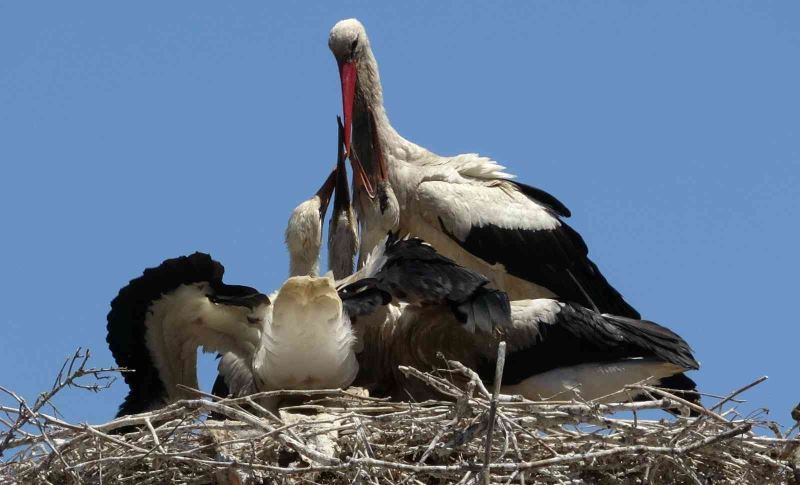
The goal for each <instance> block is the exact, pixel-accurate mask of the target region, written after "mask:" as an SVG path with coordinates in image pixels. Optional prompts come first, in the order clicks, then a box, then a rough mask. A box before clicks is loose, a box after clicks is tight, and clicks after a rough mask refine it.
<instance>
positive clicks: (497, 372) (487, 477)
mask: <svg viewBox="0 0 800 485" xmlns="http://www.w3.org/2000/svg"><path fill="white" fill-rule="evenodd" d="M505 365H506V343H505V342H500V345H498V346H497V363H496V365H495V369H494V389H493V390H492V401H491V404H490V406H489V425H488V429H487V430H486V446H485V448H484V452H483V466H484V470H483V482H484V484H485V485H490V484H491V481H492V475H491V473H490V471H489V464H490V463H491V461H492V435H493V434H494V420H495V415H496V414H497V396H498V395H499V394H500V387H501V386H502V385H503V368H504V367H505Z"/></svg>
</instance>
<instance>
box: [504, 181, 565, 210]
mask: <svg viewBox="0 0 800 485" xmlns="http://www.w3.org/2000/svg"><path fill="white" fill-rule="evenodd" d="M508 182H509V183H511V184H514V185H516V186H517V188H518V189H519V191H520V192H522V193H523V194H525V195H527V196H528V198H530V199H533V200H535V201H536V202H538V203H539V204H541V205H543V206H545V207H547V208H548V209H550V210H551V211H553V212H555V213H556V214H558V215H560V216H561V217H570V216H571V215H572V213H571V212H570V211H569V209H567V206H565V205H564V204H562V203H561V201H560V200H558V199H556V198H555V197H554V196H553V195H551V194H549V193H547V192H545V191H544V190H542V189H538V188H536V187H533V186H531V185H527V184H523V183H522V182H517V181H516V180H509V181H508Z"/></svg>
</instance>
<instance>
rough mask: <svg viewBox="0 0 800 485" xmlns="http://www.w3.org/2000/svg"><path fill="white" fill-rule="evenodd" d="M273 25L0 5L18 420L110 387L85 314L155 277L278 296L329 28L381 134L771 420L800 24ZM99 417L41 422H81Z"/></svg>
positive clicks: (151, 7) (101, 405) (383, 11)
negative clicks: (496, 168) (348, 56)
mask: <svg viewBox="0 0 800 485" xmlns="http://www.w3.org/2000/svg"><path fill="white" fill-rule="evenodd" d="M283 3H284V4H285V5H284V6H283V7H281V8H277V7H275V4H274V3H272V2H270V3H268V2H241V3H237V4H236V6H233V5H231V4H220V3H217V2H188V1H185V2H135V3H125V4H122V3H118V2H81V3H74V2H46V3H45V2H4V3H2V5H0V167H2V170H1V171H0V222H2V230H0V258H1V260H2V272H1V273H0V295H2V296H0V301H2V304H3V313H2V316H0V321H1V322H2V336H0V342H2V344H1V345H2V347H1V350H2V352H0V384H2V385H5V386H9V387H11V388H14V389H16V390H17V391H18V392H20V393H22V394H23V395H25V396H27V397H29V398H31V399H33V398H34V397H35V396H36V394H37V393H38V392H39V391H42V390H45V389H46V388H48V387H49V385H50V383H51V381H52V378H53V375H54V373H55V372H56V371H57V369H58V367H59V365H60V364H61V362H62V359H63V358H64V357H65V356H66V355H67V354H69V353H71V352H72V351H73V350H74V349H75V348H76V347H78V346H84V347H89V348H91V349H92V350H93V351H94V355H95V358H94V359H93V363H94V364H95V365H98V366H109V365H112V364H113V360H112V358H111V355H110V353H109V351H108V349H107V347H106V344H105V315H106V313H107V311H108V304H109V302H110V300H111V299H112V298H113V297H114V296H115V295H116V293H117V291H118V290H119V288H120V287H121V286H123V285H124V284H125V283H126V282H127V281H128V280H129V279H130V278H133V277H135V276H137V275H139V274H140V273H141V271H142V270H143V269H144V268H145V267H148V266H152V265H156V264H158V263H160V262H161V261H162V260H163V259H165V258H169V257H174V256H177V255H181V254H186V253H189V252H192V251H195V250H202V251H207V252H210V253H211V254H212V255H213V256H214V257H215V258H217V259H218V260H220V261H222V262H223V263H224V264H225V266H226V268H227V273H226V278H227V280H228V281H229V282H232V283H239V284H248V285H253V286H257V287H259V288H261V289H263V290H264V291H271V290H272V289H274V288H276V287H277V286H278V285H279V284H280V282H281V281H282V280H283V279H284V277H285V275H286V272H287V255H286V251H285V249H284V248H283V230H284V226H285V223H286V220H287V218H288V215H289V213H290V211H291V209H292V208H293V207H294V206H295V205H296V204H297V203H298V202H300V201H301V200H303V199H305V198H307V197H309V196H310V195H311V194H312V193H313V192H314V191H315V190H316V189H317V187H318V186H319V184H320V183H321V181H322V179H323V178H324V176H325V175H326V173H327V171H328V169H329V168H330V167H331V166H332V165H333V163H334V161H335V158H334V157H335V152H334V146H335V137H336V130H335V128H334V124H335V123H334V117H335V115H336V114H337V113H339V111H340V109H341V102H340V94H339V81H338V74H337V71H336V65H335V62H334V60H333V58H332V56H331V54H330V53H329V51H328V47H327V36H328V31H329V29H330V27H331V26H332V25H333V24H334V23H335V22H336V21H337V20H339V19H342V18H346V17H352V16H355V17H358V18H359V19H360V20H361V21H362V22H364V24H365V25H366V27H367V29H368V32H369V34H370V37H371V40H372V44H373V48H374V50H375V53H376V56H377V58H378V61H379V63H380V67H381V75H382V79H383V82H384V89H385V97H386V104H387V108H388V111H389V114H390V117H391V119H392V121H393V123H394V125H395V126H396V127H397V128H398V130H399V131H400V132H401V133H402V134H404V135H405V136H406V137H408V138H410V139H411V140H414V141H415V142H417V143H420V144H422V145H424V146H426V147H428V148H430V149H432V150H434V151H436V152H438V153H442V154H455V153H461V152H467V151H477V152H480V153H482V154H484V155H488V156H491V157H493V158H495V159H496V160H498V161H500V162H501V163H503V164H504V165H506V166H508V167H509V169H510V171H512V172H513V173H516V174H517V175H518V176H519V178H520V180H522V181H524V182H526V183H529V184H532V185H536V186H539V187H541V188H543V189H546V190H548V191H549V192H551V193H553V194H554V195H556V196H557V197H559V198H560V199H561V200H562V201H563V202H565V203H566V204H567V206H568V207H570V209H572V212H573V214H574V217H573V218H572V219H571V221H570V222H571V224H572V225H573V226H574V227H575V228H576V229H578V230H579V231H580V232H581V233H582V234H583V236H584V238H585V239H586V241H587V242H588V244H589V247H590V250H591V255H592V257H593V259H594V260H595V261H596V262H597V263H598V264H599V265H600V267H601V268H602V269H603V271H604V272H605V274H606V276H607V277H608V279H609V280H610V281H612V282H613V284H614V285H615V286H616V287H617V288H618V289H619V290H620V291H622V293H623V294H624V295H625V296H626V297H627V299H628V301H630V302H631V303H633V304H634V305H635V306H636V307H637V308H638V309H640V310H641V311H642V313H643V314H644V315H645V316H646V317H648V318H650V319H652V320H655V321H658V322H660V323H663V324H665V325H667V326H669V327H671V328H672V329H674V330H675V331H677V332H678V333H680V334H681V335H682V336H683V337H685V338H686V339H687V340H688V341H689V342H690V343H691V344H692V345H693V347H694V349H695V351H696V355H697V358H698V359H699V360H700V361H701V363H702V370H701V371H700V372H696V373H694V374H693V377H694V378H695V379H696V380H697V381H698V382H699V383H700V385H701V387H702V388H703V389H704V390H706V391H709V392H716V393H726V392H728V391H730V390H733V389H735V388H737V387H739V386H740V385H743V384H746V383H748V382H750V380H752V379H754V378H756V377H758V376H760V375H764V374H766V375H769V376H770V380H769V381H768V382H767V383H766V384H763V385H762V386H760V387H759V388H758V389H757V390H756V391H753V392H750V393H749V394H748V398H749V399H750V402H751V404H752V405H753V406H755V407H757V406H767V407H770V408H772V409H773V413H772V415H773V417H774V418H775V419H778V420H780V421H782V422H783V423H788V421H789V418H788V412H789V410H790V408H791V407H792V406H793V405H794V404H796V403H797V401H798V400H800V387H798V377H797V359H796V352H797V349H798V341H800V322H798V316H797V315H798V313H797V311H796V305H797V301H798V296H797V290H798V282H797V275H798V274H800V263H798V256H797V252H796V251H797V248H798V247H800V229H798V221H800V210H798V209H800V207H799V206H800V204H798V193H799V192H800V187H798V185H799V184H798V182H800V94H799V93H800V23H799V22H798V21H799V20H800V4H799V3H796V2H788V1H787V2H766V1H753V2H734V1H731V2H703V3H697V2H691V1H686V2H633V1H630V2H602V4H601V3H598V2H570V3H567V2H525V3H523V2H519V3H510V2H507V3H504V4H503V8H502V9H498V8H492V7H488V6H486V5H477V4H473V5H462V3H461V2H450V3H446V2H445V3H438V2H437V3H433V2H411V3H403V4H402V5H401V4H399V3H392V4H384V5H377V4H375V3H373V2H363V3H350V2H319V3H314V4H311V3H299V2H297V3H294V2H289V3H288V4H287V3H286V2H283ZM212 368H213V359H212V358H211V357H210V356H207V358H206V359H205V365H204V369H203V374H202V375H203V379H204V384H205V385H206V386H207V387H210V384H211V381H212V379H213V375H212V371H211V369H212ZM125 392H127V389H126V388H125V386H124V384H122V383H121V382H119V383H118V384H117V385H115V387H114V388H113V389H112V390H110V391H107V392H106V393H105V394H103V395H102V396H101V397H98V396H93V395H90V394H86V393H82V392H77V391H75V392H72V393H70V394H68V395H66V396H64V397H62V399H61V401H60V403H61V410H62V411H63V412H64V413H65V414H66V415H67V417H69V418H70V419H76V420H87V421H89V422H99V421H105V420H107V419H109V418H111V417H112V415H113V414H114V412H115V410H116V408H117V406H118V404H119V403H120V402H121V400H122V397H123V395H124V393H125ZM753 406H751V407H747V408H746V409H753Z"/></svg>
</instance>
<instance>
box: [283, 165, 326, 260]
mask: <svg viewBox="0 0 800 485" xmlns="http://www.w3.org/2000/svg"><path fill="white" fill-rule="evenodd" d="M336 174H337V171H336V170H334V171H332V172H331V174H330V175H329V176H328V178H327V179H325V183H323V184H322V187H320V189H319V190H318V191H317V193H316V194H314V196H313V197H311V198H310V199H308V200H306V201H303V202H301V203H300V205H298V206H297V207H295V208H294V210H293V211H292V215H291V216H290V217H289V222H288V224H287V225H286V248H287V249H288V250H289V276H302V275H311V276H316V275H318V274H319V251H320V248H321V246H322V221H323V220H324V219H325V212H326V211H327V210H328V204H329V203H330V200H331V194H332V193H333V189H334V187H335V184H336V180H337V175H336ZM315 255H316V256H315Z"/></svg>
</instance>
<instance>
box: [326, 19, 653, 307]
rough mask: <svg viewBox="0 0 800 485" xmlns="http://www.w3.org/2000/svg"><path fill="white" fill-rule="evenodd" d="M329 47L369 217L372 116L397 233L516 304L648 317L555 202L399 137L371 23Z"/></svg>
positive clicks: (342, 27)
mask: <svg viewBox="0 0 800 485" xmlns="http://www.w3.org/2000/svg"><path fill="white" fill-rule="evenodd" d="M328 45H329V47H330V49H331V51H332V52H333V54H334V56H335V57H336V61H337V63H338V66H339V73H340V79H341V84H342V103H343V112H344V124H345V144H346V152H347V154H348V155H349V156H350V159H351V161H353V171H354V178H355V180H356V182H355V184H354V186H355V191H356V193H355V198H356V202H355V207H356V210H357V213H358V217H359V219H362V218H367V219H368V217H365V216H368V215H367V214H365V209H364V207H366V206H369V205H370V203H372V204H374V203H375V202H374V199H375V198H376V196H377V194H376V193H375V190H376V188H375V186H376V185H378V182H379V180H378V177H377V173H378V167H376V166H375V165H376V162H375V160H376V156H375V154H374V153H373V149H372V145H373V143H372V141H371V139H372V135H371V133H370V124H371V123H370V119H369V118H370V115H369V112H370V109H372V111H373V112H374V124H375V131H376V132H377V136H378V138H379V144H380V145H381V146H382V156H383V158H384V159H385V168H384V170H385V172H387V173H385V177H386V180H388V182H389V183H390V185H391V187H392V189H393V193H394V196H395V197H396V198H397V200H398V203H399V208H400V211H399V220H398V223H397V225H396V227H395V228H394V229H395V230H397V231H399V232H400V233H401V234H410V235H412V236H415V237H420V238H422V239H424V240H425V241H427V242H429V243H430V244H432V245H433V246H434V247H435V248H436V249H437V250H438V251H439V252H441V253H442V254H443V255H445V256H447V257H450V258H452V259H453V260H455V261H456V262H457V263H459V264H461V265H464V266H466V267H468V268H470V269H473V270H475V271H477V272H479V273H481V274H483V275H486V276H487V277H488V278H489V280H490V281H491V284H492V285H493V286H494V287H496V288H499V289H502V290H504V291H506V292H508V294H509V296H510V297H511V298H512V299H528V298H552V297H559V298H563V299H565V300H568V301H574V302H577V303H580V304H581V305H583V306H585V307H587V308H595V309H597V310H599V311H601V312H607V313H612V314H616V315H623V316H627V317H631V318H638V317H639V313H638V312H637V311H636V310H634V309H633V308H632V307H631V306H630V305H629V304H628V303H627V302H625V300H624V299H623V298H622V296H621V295H620V294H619V293H618V292H617V291H616V290H615V289H614V288H613V287H612V286H611V285H610V284H609V283H608V282H607V281H606V279H605V278H604V277H603V275H602V274H601V273H600V270H599V269H598V268H597V266H596V265H595V264H594V263H593V262H592V261H591V260H590V259H589V258H588V249H587V247H586V244H585V243H584V241H583V239H582V238H581V236H580V235H579V234H578V233H577V232H576V231H575V230H573V229H572V228H571V227H570V226H568V225H567V224H566V223H565V222H563V220H561V217H568V216H569V215H570V212H569V210H568V209H567V208H566V207H565V206H564V204H562V203H561V202H559V201H558V200H557V199H556V198H555V197H553V196H551V195H550V194H548V193H546V192H544V191H542V190H540V189H537V188H534V187H531V186H528V185H525V184H522V183H519V182H515V181H513V180H511V179H512V178H513V176H512V175H510V174H509V173H507V172H506V171H505V169H504V167H503V166H501V165H499V164H498V163H497V162H495V161H493V160H491V159H489V158H485V157H481V156H479V155H477V154H474V153H466V154H461V155H456V156H449V157H445V156H440V155H437V154H434V153H432V152H430V151H428V150H426V149H425V148H423V147H420V146H419V145H416V144H414V143H413V142H411V141H409V140H406V139H405V138H403V137H402V136H400V135H399V134H398V133H397V131H395V129H394V127H392V125H391V123H390V122H389V118H388V117H387V114H386V111H385V109H384V105H383V90H382V86H381V82H380V76H379V73H378V64H377V62H376V61H375V57H374V56H373V53H372V49H371V47H370V42H369V38H368V37H367V33H366V30H365V29H364V27H363V26H362V25H361V23H359V22H358V21H357V20H355V19H348V20H342V21H340V22H338V23H337V24H336V25H335V26H334V27H333V29H332V30H331V32H330V37H329V40H328ZM351 130H352V136H351ZM351 138H352V150H351V146H350V141H351ZM362 164H363V165H362ZM373 226H374V225H373ZM374 231H375V234H370V233H364V232H363V230H362V234H361V238H362V241H361V256H360V259H361V260H362V261H363V257H364V255H365V254H367V253H368V252H369V251H370V250H371V249H372V248H373V247H374V244H376V242H377V241H378V240H379V238H380V237H382V236H383V235H384V234H385V233H381V232H380V231H379V230H378V229H374Z"/></svg>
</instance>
